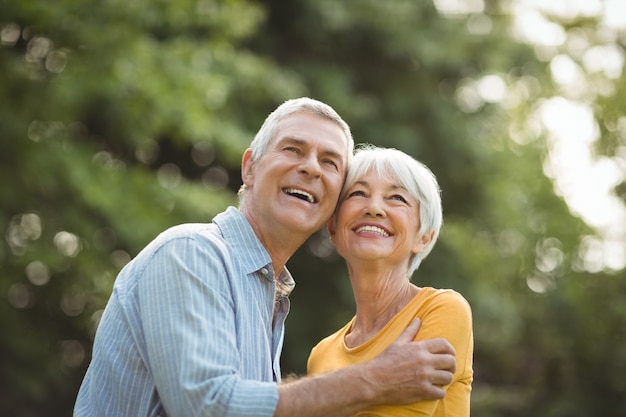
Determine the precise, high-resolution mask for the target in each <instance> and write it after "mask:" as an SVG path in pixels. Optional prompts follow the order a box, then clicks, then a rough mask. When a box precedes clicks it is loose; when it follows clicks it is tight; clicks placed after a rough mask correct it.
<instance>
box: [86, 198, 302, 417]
mask: <svg viewBox="0 0 626 417" xmlns="http://www.w3.org/2000/svg"><path fill="white" fill-rule="evenodd" d="M273 278H274V270H273V268H272V265H271V260H270V257H269V254H268V253H267V251H266V249H265V248H264V247H263V245H262V244H261V242H260V241H259V239H258V238H257V236H256V235H255V234H254V232H253V230H252V228H251V226H250V224H249V223H248V221H247V220H246V218H245V217H244V216H243V214H242V213H241V212H240V211H239V210H237V209H236V208H234V207H229V208H228V209H227V210H226V211H225V212H223V213H221V214H219V215H218V216H216V217H215V219H213V222H212V223H208V224H186V225H180V226H175V227H173V228H171V229H169V230H167V231H165V232H163V233H162V234H161V235H160V236H159V237H157V238H156V239H155V240H154V241H153V242H151V243H150V244H149V245H148V246H146V248H145V249H144V250H142V251H141V252H140V253H139V254H138V255H137V257H136V258H135V259H134V260H133V261H131V262H130V263H129V264H128V265H126V267H124V269H123V270H122V271H121V272H120V274H119V275H118V277H117V279H116V281H115V285H114V287H113V293H112V294H111V298H110V299H109V301H108V303H107V306H106V308H105V311H104V314H103V315H102V319H101V321H100V324H99V325H98V330H97V332H96V337H95V340H94V346H93V358H92V360H91V363H90V365H89V369H88V370H87V373H86V375H85V378H84V380H83V383H82V385H81V388H80V391H79V393H78V398H77V401H76V405H75V408H74V416H75V417H83V416H85V417H87V416H88V417H98V416H102V417H104V416H106V417H123V416H128V417H144V416H145V417H156V416H168V417H177V416H220V417H224V416H251V417H252V416H254V417H257V416H258V417H261V416H272V415H273V414H274V411H275V408H276V404H277V402H278V388H277V382H278V381H280V364H279V359H280V352H281V348H282V344H283V336H284V321H285V318H286V316H287V313H288V311H289V299H288V298H287V297H286V296H280V297H278V298H276V299H275V292H276V291H275V289H276V286H275V283H274V279H273ZM279 279H281V280H282V281H283V282H285V283H286V284H287V288H288V291H287V292H289V291H290V289H291V288H293V280H292V278H291V276H290V275H289V272H288V271H287V270H284V271H283V272H282V274H281V276H280V277H279Z"/></svg>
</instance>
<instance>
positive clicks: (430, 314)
mask: <svg viewBox="0 0 626 417" xmlns="http://www.w3.org/2000/svg"><path fill="white" fill-rule="evenodd" d="M421 319H422V325H421V327H420V330H419V332H418V333H417V337H416V338H415V340H427V339H432V338H444V339H446V340H448V342H450V344H452V346H453V347H454V349H455V351H456V371H455V373H454V375H453V380H452V383H451V384H450V385H448V386H445V387H444V389H445V390H446V398H445V401H424V402H422V403H421V404H420V405H421V406H422V407H423V408H424V414H423V415H425V416H455V417H463V416H469V415H470V394H471V384H472V380H473V368H472V362H473V352H474V336H473V330H472V311H471V308H470V305H469V303H468V302H467V301H466V300H465V298H463V296H462V295H461V294H459V293H458V292H456V291H452V290H446V291H441V292H439V293H438V294H437V295H436V296H434V297H433V299H432V300H430V303H429V305H428V308H427V309H426V311H425V312H424V315H423V316H422V317H421ZM419 415H422V414H419Z"/></svg>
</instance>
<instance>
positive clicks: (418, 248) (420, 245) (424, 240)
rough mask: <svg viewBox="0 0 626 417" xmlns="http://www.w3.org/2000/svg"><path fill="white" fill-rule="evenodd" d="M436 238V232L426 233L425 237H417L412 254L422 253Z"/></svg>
mask: <svg viewBox="0 0 626 417" xmlns="http://www.w3.org/2000/svg"><path fill="white" fill-rule="evenodd" d="M434 236H435V232H430V233H424V234H423V235H418V236H416V237H415V242H414V243H413V249H412V250H411V252H413V253H422V252H423V251H424V249H425V248H426V246H428V244H429V243H430V242H431V241H432V240H433V237H434Z"/></svg>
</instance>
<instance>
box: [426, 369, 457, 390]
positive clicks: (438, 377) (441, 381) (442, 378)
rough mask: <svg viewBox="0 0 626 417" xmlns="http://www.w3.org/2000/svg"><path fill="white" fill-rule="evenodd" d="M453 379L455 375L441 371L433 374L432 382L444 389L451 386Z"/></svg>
mask: <svg viewBox="0 0 626 417" xmlns="http://www.w3.org/2000/svg"><path fill="white" fill-rule="evenodd" d="M453 379H454V375H453V373H452V372H448V371H443V370H440V371H437V372H435V373H434V374H433V377H432V379H431V382H432V384H433V385H435V386H438V387H444V386H446V385H450V384H451V383H452V380H453Z"/></svg>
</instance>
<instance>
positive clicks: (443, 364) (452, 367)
mask: <svg viewBox="0 0 626 417" xmlns="http://www.w3.org/2000/svg"><path fill="white" fill-rule="evenodd" d="M436 355H437V358H436V362H435V369H437V370H441V371H445V372H449V373H454V372H456V358H455V357H454V356H453V355H448V354H436Z"/></svg>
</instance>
